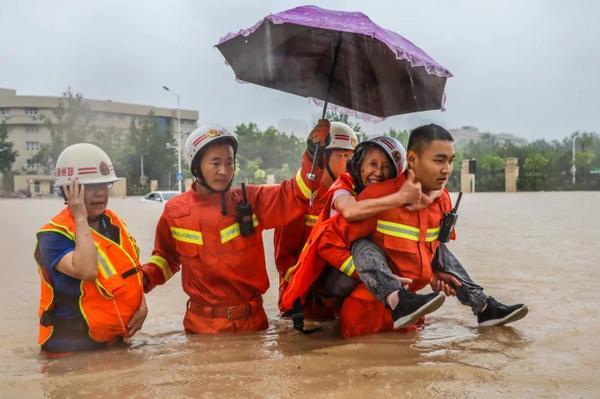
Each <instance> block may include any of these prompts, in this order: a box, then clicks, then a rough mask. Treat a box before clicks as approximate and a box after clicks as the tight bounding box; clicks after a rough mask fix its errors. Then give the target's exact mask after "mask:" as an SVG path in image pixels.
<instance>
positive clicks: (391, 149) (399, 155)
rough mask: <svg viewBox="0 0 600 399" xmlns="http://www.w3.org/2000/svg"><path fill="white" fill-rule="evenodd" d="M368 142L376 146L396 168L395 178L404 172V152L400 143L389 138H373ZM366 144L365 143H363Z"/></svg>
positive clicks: (405, 163)
mask: <svg viewBox="0 0 600 399" xmlns="http://www.w3.org/2000/svg"><path fill="white" fill-rule="evenodd" d="M369 142H372V143H375V144H377V145H378V146H379V147H380V148H381V149H382V150H383V151H384V152H385V153H386V154H387V156H388V157H389V158H390V160H391V161H392V163H393V165H394V166H395V167H396V176H400V175H401V174H402V173H404V171H405V170H406V165H407V162H406V150H405V149H404V146H403V145H402V143H401V142H399V141H398V140H396V139H395V138H393V137H390V136H379V137H375V138H373V139H371V140H369ZM363 143H367V141H363Z"/></svg>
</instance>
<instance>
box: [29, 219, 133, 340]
mask: <svg viewBox="0 0 600 399" xmlns="http://www.w3.org/2000/svg"><path fill="white" fill-rule="evenodd" d="M104 214H105V215H106V216H107V217H108V218H109V220H110V222H111V224H112V225H114V226H116V227H117V228H118V229H119V239H120V243H119V244H117V243H116V242H114V241H111V240H110V239H108V238H107V237H104V236H103V235H101V234H99V233H98V232H96V231H95V230H93V229H90V231H91V232H92V238H93V240H94V244H95V246H96V250H97V252H98V277H97V278H96V279H95V280H93V281H81V283H80V295H79V298H73V300H74V301H78V304H79V311H80V312H81V315H82V316H83V319H84V320H85V323H86V326H87V329H88V335H89V337H90V338H91V339H92V340H94V341H96V342H100V343H105V342H110V341H112V340H114V339H116V338H118V337H124V336H127V323H128V322H129V320H130V319H131V317H132V316H133V314H134V313H135V311H136V310H137V309H138V308H139V306H140V304H141V301H142V297H143V295H144V293H143V285H142V277H141V273H140V263H139V248H138V247H137V244H136V243H135V240H134V239H133V237H132V236H131V235H129V233H128V232H127V229H126V227H125V223H123V221H121V220H120V219H119V217H118V216H117V215H116V214H115V213H114V212H111V211H110V210H108V209H107V210H105V211H104ZM39 232H40V233H41V232H55V233H58V234H62V235H64V236H65V237H67V238H68V239H70V240H72V241H75V234H76V233H77V232H76V229H75V221H74V219H73V216H72V214H71V211H70V210H69V208H65V209H63V210H62V211H61V212H60V213H59V214H58V215H56V216H54V217H53V218H52V219H51V220H50V222H49V223H48V224H47V225H45V226H43V227H42V228H41V229H40V231H39ZM35 258H36V261H37V262H38V272H39V275H40V278H41V296H40V304H39V309H38V317H39V319H40V329H39V337H38V343H39V345H41V346H42V348H43V345H44V343H45V342H47V341H48V340H49V339H50V338H51V337H52V336H53V334H57V333H62V331H59V329H61V328H66V327H64V326H63V325H62V324H61V321H60V320H58V319H56V318H55V317H54V316H53V309H54V304H55V302H54V301H55V297H56V293H55V290H54V287H53V286H52V281H51V279H50V278H49V276H48V274H47V272H46V271H45V269H44V267H43V266H42V264H41V258H40V254H39V247H38V246H36V251H35Z"/></svg>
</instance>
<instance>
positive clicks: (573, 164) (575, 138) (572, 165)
mask: <svg viewBox="0 0 600 399" xmlns="http://www.w3.org/2000/svg"><path fill="white" fill-rule="evenodd" d="M577 137H578V136H577V135H576V134H575V135H573V163H572V164H571V174H572V175H573V186H574V185H575V172H577V168H576V167H575V141H576V140H577Z"/></svg>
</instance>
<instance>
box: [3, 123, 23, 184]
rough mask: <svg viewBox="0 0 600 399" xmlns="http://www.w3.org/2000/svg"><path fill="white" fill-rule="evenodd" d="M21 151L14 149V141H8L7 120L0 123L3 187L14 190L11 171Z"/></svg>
mask: <svg viewBox="0 0 600 399" xmlns="http://www.w3.org/2000/svg"><path fill="white" fill-rule="evenodd" d="M17 155H19V153H18V152H17V151H13V143H12V142H10V141H8V126H7V125H6V120H3V121H2V123H0V174H2V188H4V189H5V190H8V191H12V190H13V188H14V185H13V181H12V177H13V172H11V169H12V165H13V163H14V162H15V159H16V158H17Z"/></svg>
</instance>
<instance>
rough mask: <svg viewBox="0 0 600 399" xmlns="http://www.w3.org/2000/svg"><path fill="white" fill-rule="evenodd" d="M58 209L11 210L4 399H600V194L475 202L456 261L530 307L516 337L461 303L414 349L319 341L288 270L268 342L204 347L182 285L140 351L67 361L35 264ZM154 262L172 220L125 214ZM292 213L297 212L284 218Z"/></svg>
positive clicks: (498, 294) (0, 380) (0, 207)
mask: <svg viewBox="0 0 600 399" xmlns="http://www.w3.org/2000/svg"><path fill="white" fill-rule="evenodd" d="M61 207H62V203H61V202H60V201H59V200H56V199H44V200H33V199H30V200H0V215H1V216H0V218H1V220H2V223H1V224H0V229H1V230H0V231H1V233H0V234H1V240H0V250H1V252H0V253H1V256H0V259H2V269H1V270H2V274H3V278H2V281H3V282H4V286H3V289H2V290H0V323H1V324H0V340H1V345H0V359H1V360H0V397H1V398H12V397H18V398H36V397H48V398H67V397H92V398H93V397H104V398H107V397H140V398H151V397H169V398H173V397H175V398H177V397H182V398H185V397H210V398H215V397H223V398H240V397H242V398H261V397H268V398H279V397H327V398H329V397H331V398H337V397H343V398H361V397H364V398H379V397H396V398H397V397H402V398H454V397H456V398H465V397H468V398H496V397H507V398H523V397H531V398H566V397H573V398H580V397H583V398H598V397H600V378H599V376H600V320H599V316H600V311H599V310H598V303H599V301H598V294H597V293H598V292H599V290H600V261H599V260H600V193H598V192H578V193H517V194H504V193H490V194H486V193H476V194H466V195H465V196H464V197H463V201H462V203H461V210H460V218H459V221H458V226H457V229H458V236H459V239H458V241H457V242H455V243H452V244H450V248H451V249H452V250H453V251H454V252H455V253H456V254H457V255H458V256H459V257H460V258H461V260H462V261H463V262H464V264H465V265H466V267H467V269H468V270H469V271H470V273H471V275H472V277H473V278H474V280H475V281H477V282H478V283H479V284H480V285H482V286H484V287H485V288H486V292H487V293H488V294H489V295H492V296H494V297H495V298H496V299H498V300H500V301H502V302H505V303H515V302H525V303H526V304H527V305H528V306H529V315H528V316H527V317H526V318H525V319H523V320H520V321H518V322H516V323H515V324H514V325H512V326H506V327H494V328H488V329H480V328H477V323H476V319H475V317H473V315H472V314H471V312H470V310H469V309H468V308H466V307H463V306H461V305H460V304H459V303H458V301H457V300H456V299H455V298H448V299H447V300H446V303H445V304H444V306H443V307H442V308H441V309H440V310H438V311H437V312H435V313H434V314H433V315H431V316H430V317H429V318H428V323H429V325H428V326H427V327H426V328H425V329H424V330H422V331H420V332H416V333H410V334H381V335H376V336H369V337H362V338H356V339H346V340H344V339H341V338H338V336H337V330H336V327H337V326H336V324H335V323H326V324H323V330H322V331H320V332H318V333H316V334H313V335H310V336H303V335H300V334H299V333H296V332H295V331H294V330H293V329H291V326H290V323H289V322H288V321H287V320H281V319H279V318H278V317H277V307H276V301H277V298H276V286H277V281H276V277H275V272H274V271H275V267H274V263H273V257H272V252H273V250H272V246H271V245H270V241H271V237H272V234H271V233H270V232H266V233H265V234H266V237H265V242H266V243H269V245H267V248H266V249H265V250H266V253H267V259H268V268H269V273H270V275H271V285H272V288H271V289H270V290H269V291H268V292H267V294H266V296H265V307H266V310H267V314H268V315H269V318H270V326H269V329H268V330H267V331H266V332H263V333H257V334H248V335H243V336H222V337H205V336H189V335H186V334H185V333H184V332H183V327H182V318H183V313H184V308H185V301H186V298H185V296H184V295H183V293H182V290H181V287H180V281H179V277H178V276H176V277H174V278H173V279H171V281H169V283H168V284H166V285H165V286H162V287H158V288H157V289H155V290H154V291H152V292H151V293H150V294H149V295H148V296H147V301H148V306H149V314H148V318H147V319H146V323H145V325H144V328H143V330H142V331H141V332H140V333H138V334H137V335H136V336H135V337H134V338H133V339H132V340H131V343H130V344H129V345H128V346H125V345H124V346H122V347H119V348H114V349H110V350H105V351H100V352H93V353H86V354H80V355H75V356H72V357H68V358H64V359H59V360H46V359H43V358H41V357H40V356H39V355H38V353H39V349H38V347H37V344H36V338H37V320H36V309H37V303H38V299H39V281H38V276H37V273H36V271H35V266H34V262H33V257H32V252H33V246H34V234H35V232H36V230H37V228H38V227H39V226H41V225H42V224H44V223H45V222H46V221H47V220H49V218H50V217H51V216H52V215H54V214H55V213H57V212H58V211H59V210H60V208H61ZM109 207H110V208H111V209H113V210H115V211H116V212H117V213H118V214H119V215H121V217H122V218H124V219H125V220H126V222H127V223H128V226H129V228H130V230H131V232H132V233H133V234H134V236H135V237H136V238H137V240H138V243H139V244H140V246H141V249H142V254H143V259H147V257H148V256H149V254H150V252H151V250H152V243H153V235H154V228H155V224H156V221H157V220H158V217H159V215H160V212H161V211H162V208H161V207H160V205H154V204H141V203H139V202H137V200H136V199H134V198H128V199H111V202H110V204H109ZM282 211H283V210H282Z"/></svg>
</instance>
